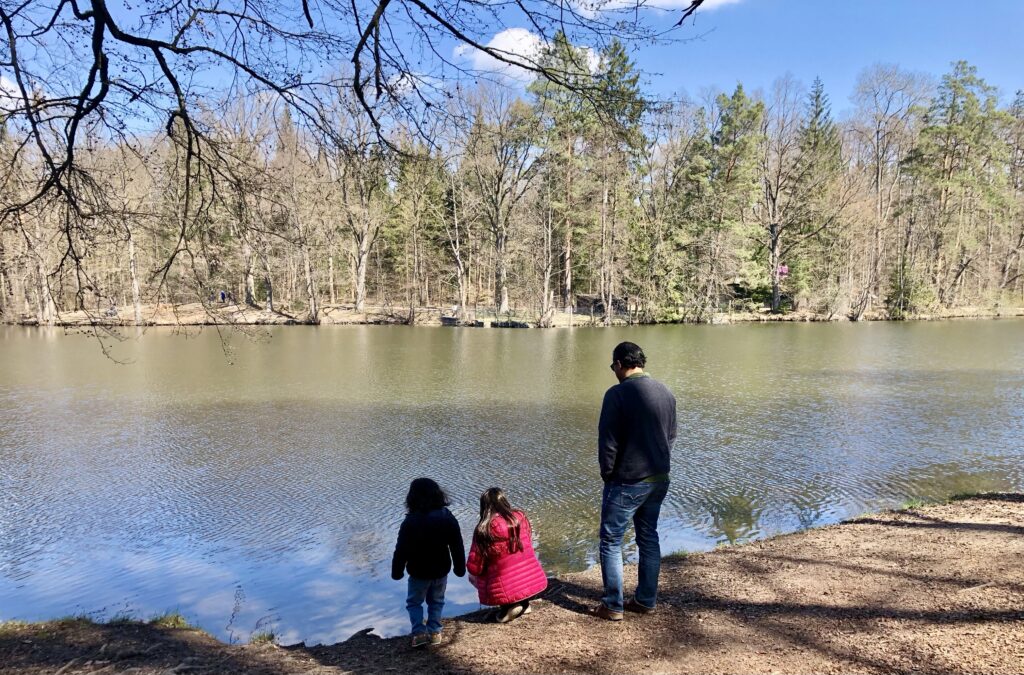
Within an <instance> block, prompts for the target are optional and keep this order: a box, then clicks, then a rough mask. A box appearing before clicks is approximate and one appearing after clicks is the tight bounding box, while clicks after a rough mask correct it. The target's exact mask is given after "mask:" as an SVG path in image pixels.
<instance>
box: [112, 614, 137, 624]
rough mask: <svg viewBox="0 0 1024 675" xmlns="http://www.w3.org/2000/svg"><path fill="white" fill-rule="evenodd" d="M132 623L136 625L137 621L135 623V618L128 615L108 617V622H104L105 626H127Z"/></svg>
mask: <svg viewBox="0 0 1024 675" xmlns="http://www.w3.org/2000/svg"><path fill="white" fill-rule="evenodd" d="M133 623H138V621H136V619H135V617H133V616H132V615H131V614H128V613H123V614H115V615H114V616H112V617H110V619H109V620H107V621H106V624H107V625H108V626H127V625H129V624H133Z"/></svg>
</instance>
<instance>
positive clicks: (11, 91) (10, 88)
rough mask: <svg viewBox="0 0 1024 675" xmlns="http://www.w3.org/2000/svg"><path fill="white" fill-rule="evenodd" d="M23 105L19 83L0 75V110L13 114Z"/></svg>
mask: <svg viewBox="0 0 1024 675" xmlns="http://www.w3.org/2000/svg"><path fill="white" fill-rule="evenodd" d="M20 105H21V93H20V92H19V91H18V83H17V82H15V81H14V80H11V79H9V78H8V77H6V76H4V75H0V110H2V111H4V112H11V111H12V110H14V109H16V108H18V107H19V106H20Z"/></svg>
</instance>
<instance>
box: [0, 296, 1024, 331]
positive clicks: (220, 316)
mask: <svg viewBox="0 0 1024 675" xmlns="http://www.w3.org/2000/svg"><path fill="white" fill-rule="evenodd" d="M140 317H141V321H140V322H139V323H140V325H142V326H233V325H234V326H286V325H297V324H309V323H311V322H310V321H309V319H308V314H305V313H303V312H285V311H276V310H275V311H270V310H267V309H264V308H260V307H253V306H250V305H240V304H234V303H212V304H202V303H198V302H196V303H190V304H180V305H172V304H147V305H143V306H142V307H141V311H140ZM477 317H478V318H477V319H475V320H472V321H461V320H459V319H457V317H456V316H455V314H454V312H453V311H452V309H451V308H442V307H418V308H416V309H415V310H414V311H413V310H410V309H409V308H407V307H398V306H387V307H384V306H371V307H367V308H365V309H364V310H363V311H356V310H355V308H354V307H353V306H352V305H324V306H322V307H321V308H320V314H319V317H318V320H317V323H319V324H322V325H339V326H354V325H417V326H441V325H470V326H478V327H485V326H486V327H490V326H495V327H506V328H507V327H512V328H537V327H542V322H541V320H540V318H539V317H538V316H537V315H536V313H532V314H531V313H529V312H513V313H510V314H508V315H505V314H501V315H495V314H494V313H493V312H484V313H480V314H478V315H477ZM1015 317H1024V307H957V308H954V309H942V310H936V311H933V312H921V313H916V314H907V315H905V316H904V317H902V318H901V319H900V320H910V321H938V320H943V319H1005V318H1015ZM0 319H2V320H0V323H9V324H14V325H23V326H35V325H38V323H39V322H38V320H37V319H36V317H34V316H30V315H23V316H12V317H6V318H2V317H0ZM861 319H862V320H864V321H891V320H894V319H893V317H891V316H890V315H889V313H888V312H887V311H885V310H874V311H871V312H868V313H866V314H864V316H863V317H861ZM848 320H849V318H848V317H847V316H845V315H827V314H819V313H815V312H807V311H792V312H783V313H780V314H772V313H771V312H770V311H768V310H767V309H763V310H761V311H757V312H752V311H737V312H720V313H717V314H715V315H714V316H713V317H712V318H711V320H710V321H709V323H713V324H732V323H765V322H777V321H781V322H797V323H806V322H838V321H848ZM629 323H630V321H629V318H628V317H627V316H616V317H614V319H613V320H612V323H611V324H610V325H613V326H624V325H628V324H629ZM651 323H652V324H653V323H658V322H651ZM668 323H671V322H668ZM681 323H693V322H692V321H682V322H681ZM135 324H136V321H135V312H134V309H133V308H132V307H130V306H129V307H120V308H115V309H113V310H107V311H103V310H81V311H75V312H62V313H60V314H59V315H58V316H56V317H55V319H54V323H53V325H55V326H60V327H65V328H83V327H89V326H105V327H117V326H134V325H135ZM605 325H606V324H605V323H604V319H603V317H601V316H597V315H590V314H585V313H583V314H581V313H570V312H564V311H558V312H553V313H551V314H550V315H549V316H548V318H547V321H545V322H544V323H543V327H546V328H568V327H571V326H576V327H587V326H605Z"/></svg>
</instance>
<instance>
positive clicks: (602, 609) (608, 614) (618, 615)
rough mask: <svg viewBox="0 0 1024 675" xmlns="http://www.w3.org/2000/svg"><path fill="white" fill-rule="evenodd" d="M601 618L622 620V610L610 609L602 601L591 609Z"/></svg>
mask: <svg viewBox="0 0 1024 675" xmlns="http://www.w3.org/2000/svg"><path fill="white" fill-rule="evenodd" d="M591 611H592V612H593V614H594V616H596V617H597V618H599V619H605V620H606V621H622V618H623V617H622V612H615V611H612V610H610V609H608V607H607V606H606V605H605V604H604V603H603V602H602V603H601V604H600V605H598V606H597V607H595V608H594V609H593V610H591Z"/></svg>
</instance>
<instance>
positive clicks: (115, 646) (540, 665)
mask: <svg viewBox="0 0 1024 675" xmlns="http://www.w3.org/2000/svg"><path fill="white" fill-rule="evenodd" d="M994 501H1004V502H1024V499H1007V498H998V499H996V500H994ZM922 516H923V514H913V517H914V518H916V520H915V521H913V522H915V523H917V524H919V525H925V526H928V527H943V528H949V529H950V530H951V531H956V530H957V529H958V528H959V527H960V523H957V522H955V521H945V520H942V519H941V518H932V517H931V516H924V517H922ZM874 520H875V521H877V522H872V523H870V524H872V525H877V528H876V527H872V528H863V529H862V530H855V529H852V530H846V532H847V534H846V538H845V542H844V543H842V544H841V545H840V544H837V543H836V539H834V538H833V539H830V538H829V537H830V535H829V534H828V531H826V530H823V531H818V532H810V533H805V534H800V535H794V537H793V538H791V539H790V538H782V539H779V540H777V541H776V542H772V543H765V544H763V545H762V544H754V545H751V546H745V547H738V548H733V549H725V550H723V551H716V552H711V553H708V554H703V555H696V556H686V557H670V558H666V559H665V560H664V561H663V564H662V585H661V594H660V602H659V606H658V609H657V611H656V612H655V613H654V614H653V615H650V616H644V617H637V616H632V615H631V616H628V617H627V620H626V621H623V622H621V623H619V624H612V623H610V622H605V621H601V620H599V619H596V618H593V617H590V616H589V615H588V611H589V609H590V608H591V607H593V606H594V605H596V603H597V602H598V600H599V597H600V588H599V586H600V577H599V576H598V575H594V574H593V573H585V574H581V575H573V576H570V577H569V578H566V579H553V580H552V581H551V583H550V585H549V589H548V590H547V591H546V592H545V593H544V594H542V596H541V598H540V599H539V600H538V602H537V603H536V604H535V605H534V612H533V613H532V614H531V615H530V617H529V618H524V619H517V620H516V621H514V622H512V623H511V624H507V625H499V624H492V625H487V624H486V615H487V610H482V611H478V612H473V613H471V614H469V615H466V616H464V617H460V618H458V619H454V620H450V621H446V622H445V630H444V642H443V643H442V644H441V645H440V646H438V647H430V648H425V649H413V648H412V646H411V644H410V642H409V639H408V637H404V636H403V637H399V638H390V639H384V638H380V637H378V636H375V635H372V634H371V632H370V630H365V631H361V632H360V633H358V634H356V635H354V636H353V637H351V638H350V639H348V640H346V641H344V642H341V643H338V644H335V645H319V646H306V645H304V644H299V645H293V646H290V647H284V648H276V647H271V646H266V647H255V646H248V647H244V648H240V647H235V646H228V645H224V644H222V643H219V642H217V641H216V640H214V639H213V638H211V637H210V636H208V635H205V634H203V633H200V632H198V631H190V630H175V629H162V628H156V627H154V626H149V625H146V624H117V623H115V624H107V625H103V624H92V623H89V622H85V621H83V622H74V621H70V622H54V623H52V624H46V625H45V626H44V627H38V626H37V627H27V628H26V629H24V631H22V632H19V630H18V629H13V630H12V629H8V628H4V629H0V664H2V666H0V671H2V672H4V673H13V674H16V675H22V674H26V675H27V674H29V673H31V674H32V675H36V674H38V673H58V672H59V673H61V675H74V674H76V673H91V672H94V671H96V670H99V669H101V668H106V669H107V670H105V671H104V672H110V671H113V672H123V671H126V670H129V669H135V670H134V672H135V673H137V675H157V674H161V675H162V674H164V673H167V672H171V673H174V674H175V675H180V674H183V673H196V675H222V674H223V675H226V674H227V673H242V672H245V673H253V674H255V675H296V674H298V673H303V674H309V673H326V672H337V671H335V670H333V669H339V670H341V671H343V672H347V673H353V674H355V675H369V674H370V673H381V672H402V673H404V672H409V673H422V674H424V675H435V674H439V673H470V672H506V673H513V672H524V671H530V672H553V671H566V672H592V673H606V672H636V671H640V670H644V669H645V668H648V666H650V665H651V664H655V665H654V667H655V668H657V669H661V670H669V671H684V670H686V671H694V670H697V671H717V672H723V671H725V672H748V671H767V670H773V669H775V670H783V671H788V672H794V671H801V672H802V671H808V672H810V671H822V670H835V669H838V670H842V671H858V672H865V671H866V672H887V673H888V672H893V673H899V672H919V673H940V672H948V671H949V670H950V669H960V670H969V669H971V668H972V666H973V665H976V664H980V663H981V661H977V662H975V661H972V660H971V659H972V657H974V658H980V657H981V656H982V655H981V654H979V653H978V651H977V646H976V645H977V641H978V638H977V637H970V636H972V635H973V636H977V635H979V634H982V635H988V634H990V633H999V634H1000V635H1001V636H1002V637H1001V638H1000V639H1005V640H1007V642H1006V644H1012V643H1013V642H1011V641H1013V640H1015V639H1019V637H1020V636H1021V635H1024V602H1022V600H1024V590H1022V589H1021V587H1020V585H1019V584H1016V580H1017V579H1019V577H1016V576H1014V575H1015V574H1016V568H1012V565H1007V564H993V561H994V560H996V559H997V558H998V559H1001V558H1000V557H1001V556H1010V558H1012V557H1013V556H1015V555H1017V552H1018V551H1020V544H1019V541H1020V540H1019V537H1018V536H1017V532H1016V529H1014V528H1010V529H1007V528H1002V529H995V530H989V529H982V530H975V531H983V532H986V533H987V536H986V537H984V538H980V539H979V540H978V541H985V542H987V543H986V544H985V546H984V548H983V549H981V550H980V551H975V553H974V555H975V556H976V558H975V560H974V562H973V565H970V566H965V565H964V564H963V563H962V562H961V561H960V560H959V558H958V556H959V553H958V552H957V551H958V549H954V548H949V546H948V545H947V544H944V543H943V542H945V541H949V537H948V536H945V535H940V536H935V535H932V534H929V533H930V532H933V531H934V530H930V529H927V528H926V529H921V530H917V531H913V532H910V531H908V530H906V529H905V522H904V516H902V515H900V516H899V517H897V518H894V519H892V520H885V519H883V518H878V519H874ZM858 522H863V521H858ZM967 531H971V530H967ZM868 532H870V533H872V534H871V535H870V537H869V538H868V539H867V541H870V542H873V543H874V545H875V548H874V549H871V552H864V553H860V554H858V553H857V551H859V550H862V549H861V548H860V547H862V546H863V545H864V541H865V539H861V538H859V537H860V533H868ZM851 535H852V536H851ZM915 537H916V538H917V539H916V542H917V543H916V544H915V539H914V538H915ZM805 545H806V546H807V548H805V547H804V546H805ZM918 545H926V546H930V547H931V548H930V549H929V550H928V551H926V552H924V553H920V552H919V551H918V550H917V549H916V548H915V546H918ZM816 553H817V554H818V557H816ZM936 553H941V555H942V556H943V557H944V558H945V563H944V565H936V564H935V562H934V560H935V555H936ZM853 555H859V556H860V558H861V559H860V560H851V559H850V558H851V556H853ZM917 560H923V561H928V564H927V565H925V566H922V567H912V566H913V565H914V564H915V561H917ZM801 568H803V569H801ZM1011 568H1012V569H1011ZM1000 570H1002V571H1000ZM635 573H636V570H635V567H630V568H628V569H627V587H629V586H631V585H632V583H634V582H635ZM1000 575H1002V576H1000ZM982 577H986V578H984V579H983V578H982ZM993 584H995V586H993ZM983 587H984V588H986V589H992V588H995V589H997V594H996V595H995V596H993V597H995V598H996V599H995V600H992V601H983V600H982V599H980V598H982V597H983V596H980V595H975V594H973V593H972V594H971V598H972V601H971V602H967V601H965V597H966V596H965V595H963V594H964V593H965V592H968V591H971V590H972V589H973V588H983ZM830 589H831V590H830ZM835 590H838V591H841V593H838V594H832V593H831V591H835ZM824 591H830V593H826V592H824ZM986 592H988V590H986ZM1007 593H1008V594H1007ZM837 595H839V596H840V597H837ZM979 628H983V629H984V630H981V631H979V630H978V629H979ZM943 636H945V637H943ZM1015 636H1016V637H1015ZM936 640H939V642H936ZM941 640H945V642H942V641H941ZM886 641H889V642H890V643H891V644H890V645H889V646H888V647H886V646H881V647H880V646H879V645H880V644H881V643H884V642H886ZM971 644H975V647H973V648H972V647H971ZM947 648H950V649H951V650H952V651H950V649H947ZM972 649H973V650H974V651H972ZM957 650H960V651H957ZM488 652H493V653H496V654H497V656H496V658H495V659H494V660H491V661H487V660H486V659H484V658H483V657H484V656H487V654H488ZM996 656H997V657H998V656H999V655H998V654H997V655H996ZM1002 657H1004V659H1003V661H1002V662H1001V663H1004V664H1005V663H1007V662H1006V658H1011V659H1012V652H1009V651H1008V652H1006V653H1005V654H1003V655H1002ZM515 658H519V659H520V660H519V661H515V660H514V659H515ZM69 664H70V665H69ZM986 667H987V666H986ZM978 668H981V666H980V665H979V666H978ZM996 669H998V668H996ZM1002 669H1003V670H1012V668H1007V667H1004V668H1002Z"/></svg>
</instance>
